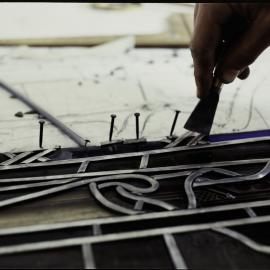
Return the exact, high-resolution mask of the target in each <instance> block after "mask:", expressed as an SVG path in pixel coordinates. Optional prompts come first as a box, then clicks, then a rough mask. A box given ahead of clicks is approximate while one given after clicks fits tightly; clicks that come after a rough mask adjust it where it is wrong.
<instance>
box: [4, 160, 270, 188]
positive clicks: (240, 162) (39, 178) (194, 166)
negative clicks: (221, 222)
mask: <svg viewBox="0 0 270 270" xmlns="http://www.w3.org/2000/svg"><path fill="white" fill-rule="evenodd" d="M268 161H270V159H268V158H267V159H252V160H236V161H221V162H212V163H211V162H210V163H200V164H191V165H177V166H168V167H154V168H146V169H128V170H114V171H98V172H87V173H73V174H64V175H47V176H36V177H22V178H7V179H0V183H11V182H21V181H26V182H27V181H32V182H33V181H48V180H56V179H66V178H74V177H80V178H84V177H96V176H103V175H113V174H129V173H150V172H156V171H159V172H167V171H178V170H186V169H201V168H204V167H205V168H213V167H223V166H234V165H243V164H256V163H265V162H268ZM32 164H38V163H32ZM40 164H44V163H40ZM45 164H46V163H45ZM221 180H222V181H223V179H221ZM221 180H220V181H221ZM213 181H214V183H212V182H211V180H209V181H204V182H198V183H196V182H195V183H194V187H196V186H204V185H211V184H218V180H213ZM219 183H220V182H219Z"/></svg>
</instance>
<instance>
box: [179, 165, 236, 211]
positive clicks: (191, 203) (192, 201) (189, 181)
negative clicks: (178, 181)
mask: <svg viewBox="0 0 270 270" xmlns="http://www.w3.org/2000/svg"><path fill="white" fill-rule="evenodd" d="M208 172H217V173H221V174H224V175H228V176H238V175H239V174H238V173H236V172H232V171H229V170H225V169H220V168H203V169H200V170H198V171H196V172H194V173H192V174H190V175H189V176H188V177H187V178H186V180H185V183H184V189H185V192H186V195H187V198H188V209H192V208H196V207H197V200H196V196H195V193H194V191H193V188H192V187H193V183H194V181H195V180H196V179H197V178H198V177H199V176H201V175H203V174H205V173H208ZM203 179H205V178H203ZM213 181H216V180H213Z"/></svg>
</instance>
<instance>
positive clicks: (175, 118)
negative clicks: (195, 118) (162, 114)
mask: <svg viewBox="0 0 270 270" xmlns="http://www.w3.org/2000/svg"><path fill="white" fill-rule="evenodd" d="M179 113H180V111H178V110H175V115H174V119H173V123H172V127H171V132H170V136H172V135H173V132H174V128H175V125H176V122H177V118H178V115H179Z"/></svg>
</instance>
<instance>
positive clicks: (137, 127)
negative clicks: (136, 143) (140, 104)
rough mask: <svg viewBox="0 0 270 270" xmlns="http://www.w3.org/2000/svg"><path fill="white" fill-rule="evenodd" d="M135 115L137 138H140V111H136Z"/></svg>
mask: <svg viewBox="0 0 270 270" xmlns="http://www.w3.org/2000/svg"><path fill="white" fill-rule="evenodd" d="M134 115H135V117H136V138H137V140H139V117H140V113H134Z"/></svg>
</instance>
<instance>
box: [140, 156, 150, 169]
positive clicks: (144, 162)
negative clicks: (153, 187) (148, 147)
mask: <svg viewBox="0 0 270 270" xmlns="http://www.w3.org/2000/svg"><path fill="white" fill-rule="evenodd" d="M148 161H149V154H146V155H143V156H142V159H141V164H140V169H146V168H147V165H148Z"/></svg>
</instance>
